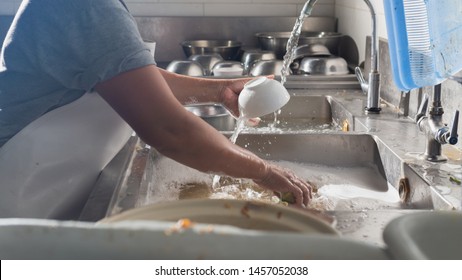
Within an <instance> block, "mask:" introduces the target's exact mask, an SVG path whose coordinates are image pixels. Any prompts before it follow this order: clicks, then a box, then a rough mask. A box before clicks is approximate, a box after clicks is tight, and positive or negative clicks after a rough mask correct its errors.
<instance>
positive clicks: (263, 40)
mask: <svg viewBox="0 0 462 280" xmlns="http://www.w3.org/2000/svg"><path fill="white" fill-rule="evenodd" d="M290 35H291V32H261V33H257V34H255V36H256V37H257V39H258V42H259V44H260V47H261V48H262V49H263V50H270V51H274V52H275V53H276V57H277V58H278V59H282V58H283V57H284V54H285V53H286V46H287V41H289V38H290ZM342 37H343V35H342V34H341V33H337V32H308V31H305V32H302V33H301V34H300V39H299V40H298V44H299V45H309V44H323V45H325V46H326V47H327V48H328V49H329V52H330V53H332V54H337V47H338V44H339V42H340V39H341V38H342Z"/></svg>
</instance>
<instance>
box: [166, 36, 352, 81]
mask: <svg viewBox="0 0 462 280" xmlns="http://www.w3.org/2000/svg"><path fill="white" fill-rule="evenodd" d="M255 36H256V37H257V39H258V45H259V46H258V47H257V48H244V47H242V43H241V42H239V41H233V40H191V41H183V42H182V43H181V46H182V48H183V51H184V53H185V55H186V57H187V59H183V60H173V61H171V62H170V63H169V64H168V66H167V68H166V69H167V71H170V72H174V73H178V74H183V75H188V76H194V77H201V76H216V77H230V76H231V77H239V76H261V75H280V73H281V70H282V66H283V59H284V54H285V46H286V44H287V41H288V39H289V36H290V32H264V33H257V34H255ZM341 37H342V34H340V33H334V32H302V34H301V36H300V39H299V47H298V48H297V50H296V52H295V57H294V60H293V63H292V64H291V73H290V74H293V75H346V74H349V72H350V71H349V69H348V64H347V62H346V61H345V59H343V58H342V57H338V56H335V53H337V52H336V50H337V48H338V45H339V42H340V39H341Z"/></svg>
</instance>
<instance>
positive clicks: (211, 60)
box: [188, 53, 223, 76]
mask: <svg viewBox="0 0 462 280" xmlns="http://www.w3.org/2000/svg"><path fill="white" fill-rule="evenodd" d="M188 59H189V60H192V61H196V62H198V63H199V64H200V65H202V67H203V68H204V70H205V75H206V76H209V75H210V74H211V72H212V68H213V66H215V64H217V63H218V62H221V61H223V57H221V55H219V54H217V53H212V54H193V55H191V56H190V57H189V58H188Z"/></svg>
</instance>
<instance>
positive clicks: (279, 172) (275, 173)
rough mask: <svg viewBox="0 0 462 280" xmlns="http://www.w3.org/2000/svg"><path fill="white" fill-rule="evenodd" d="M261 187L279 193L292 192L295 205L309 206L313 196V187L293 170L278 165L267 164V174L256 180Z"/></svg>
mask: <svg viewBox="0 0 462 280" xmlns="http://www.w3.org/2000/svg"><path fill="white" fill-rule="evenodd" d="M254 182H255V183H257V184H258V185H260V186H261V187H263V188H265V189H268V190H271V191H273V192H278V193H292V194H293V196H294V198H295V203H294V204H295V205H296V206H299V207H307V206H308V203H309V201H310V200H311V199H312V198H313V197H312V191H313V187H312V186H311V185H310V184H309V183H307V182H305V181H303V180H302V179H300V178H298V177H297V176H296V175H295V174H294V173H293V172H292V171H290V170H287V169H284V168H281V167H279V166H276V165H269V164H268V166H267V175H266V176H265V177H264V178H263V179H261V180H254Z"/></svg>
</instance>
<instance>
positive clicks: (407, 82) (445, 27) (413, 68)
mask: <svg viewBox="0 0 462 280" xmlns="http://www.w3.org/2000/svg"><path fill="white" fill-rule="evenodd" d="M383 3H384V8H385V18H386V23H387V32H388V44H389V48H390V56H391V65H392V71H393V78H394V81H395V83H396V85H397V87H398V88H399V89H401V90H404V91H408V90H411V89H414V88H420V87H424V86H432V85H436V84H439V83H441V82H442V81H444V80H445V79H447V78H448V77H450V76H451V75H454V74H456V73H457V72H459V71H461V70H462V1H460V0H384V2H383Z"/></svg>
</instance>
